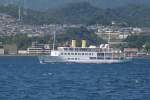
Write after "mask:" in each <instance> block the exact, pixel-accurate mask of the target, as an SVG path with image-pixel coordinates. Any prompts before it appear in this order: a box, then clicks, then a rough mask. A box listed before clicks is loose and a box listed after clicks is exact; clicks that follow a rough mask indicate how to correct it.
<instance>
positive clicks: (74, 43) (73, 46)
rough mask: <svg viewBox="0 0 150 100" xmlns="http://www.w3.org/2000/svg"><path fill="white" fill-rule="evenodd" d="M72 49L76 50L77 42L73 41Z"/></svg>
mask: <svg viewBox="0 0 150 100" xmlns="http://www.w3.org/2000/svg"><path fill="white" fill-rule="evenodd" d="M71 47H72V48H75V47H76V40H72V45H71Z"/></svg>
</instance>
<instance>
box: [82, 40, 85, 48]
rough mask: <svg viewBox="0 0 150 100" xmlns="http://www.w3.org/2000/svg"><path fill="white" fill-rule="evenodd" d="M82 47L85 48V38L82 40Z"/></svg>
mask: <svg viewBox="0 0 150 100" xmlns="http://www.w3.org/2000/svg"><path fill="white" fill-rule="evenodd" d="M82 48H86V40H82Z"/></svg>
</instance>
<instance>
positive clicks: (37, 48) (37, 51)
mask: <svg viewBox="0 0 150 100" xmlns="http://www.w3.org/2000/svg"><path fill="white" fill-rule="evenodd" d="M50 50H51V49H50V46H49V44H39V43H37V42H33V43H32V46H31V47H30V48H27V54H28V55H46V54H49V53H50Z"/></svg>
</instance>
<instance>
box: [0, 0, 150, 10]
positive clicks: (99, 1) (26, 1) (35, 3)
mask: <svg viewBox="0 0 150 100" xmlns="http://www.w3.org/2000/svg"><path fill="white" fill-rule="evenodd" d="M21 2H22V3H21ZM78 2H89V3H91V4H92V5H94V6H96V7H99V8H115V7H120V6H125V5H128V4H143V5H147V6H150V5H149V4H150V0H0V4H5V5H7V4H21V5H25V7H28V8H32V9H38V10H43V9H48V8H60V7H63V6H65V5H66V4H68V3H78Z"/></svg>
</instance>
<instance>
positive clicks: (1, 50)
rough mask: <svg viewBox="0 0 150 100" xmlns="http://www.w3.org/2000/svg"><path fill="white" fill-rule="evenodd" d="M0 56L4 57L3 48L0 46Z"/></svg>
mask: <svg viewBox="0 0 150 100" xmlns="http://www.w3.org/2000/svg"><path fill="white" fill-rule="evenodd" d="M0 55H4V47H3V45H0Z"/></svg>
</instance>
